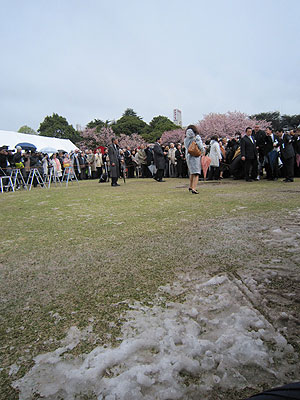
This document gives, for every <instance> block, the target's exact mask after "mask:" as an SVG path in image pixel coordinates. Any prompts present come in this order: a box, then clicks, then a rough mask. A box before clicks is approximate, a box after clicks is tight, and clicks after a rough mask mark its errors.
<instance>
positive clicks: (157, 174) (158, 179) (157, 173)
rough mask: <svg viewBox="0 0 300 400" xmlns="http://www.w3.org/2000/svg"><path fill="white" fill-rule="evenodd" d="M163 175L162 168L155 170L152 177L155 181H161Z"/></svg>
mask: <svg viewBox="0 0 300 400" xmlns="http://www.w3.org/2000/svg"><path fill="white" fill-rule="evenodd" d="M163 176H164V170H163V169H158V170H157V171H156V174H155V176H154V179H156V180H157V181H161V180H162V178H163Z"/></svg>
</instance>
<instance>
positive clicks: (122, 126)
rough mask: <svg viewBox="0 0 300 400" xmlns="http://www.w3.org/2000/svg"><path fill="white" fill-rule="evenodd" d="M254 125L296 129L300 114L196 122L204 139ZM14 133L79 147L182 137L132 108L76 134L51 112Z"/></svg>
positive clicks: (232, 115) (234, 115) (211, 117)
mask: <svg viewBox="0 0 300 400" xmlns="http://www.w3.org/2000/svg"><path fill="white" fill-rule="evenodd" d="M257 122H260V123H261V125H262V127H265V126H267V125H268V126H270V125H271V127H272V128H273V129H274V130H275V131H276V130H278V129H296V128H297V127H298V126H299V125H300V114H297V115H286V114H284V115H280V112H279V111H274V112H264V113H259V114H253V115H250V116H248V115H246V114H243V113H239V112H228V113H226V114H217V113H211V114H208V115H206V116H204V118H203V119H202V120H201V121H199V127H200V130H201V131H202V133H203V135H204V136H209V135H210V134H217V135H219V136H220V137H222V136H226V134H233V133H235V131H236V130H243V128H244V125H245V124H246V125H247V126H248V125H249V124H250V126H252V124H254V123H257ZM214 131H215V132H214ZM229 131H230V132H229ZM18 132H22V133H29V134H39V135H41V136H50V137H56V138H62V139H70V140H71V141H72V142H73V143H78V144H80V145H84V144H85V145H88V144H89V145H91V144H94V145H95V146H96V145H99V143H101V140H102V139H101V137H102V136H105V135H106V136H107V135H109V136H112V135H115V136H118V137H120V136H122V137H123V139H124V138H125V137H128V138H132V139H133V138H134V140H135V141H136V140H137V139H139V140H143V141H144V142H146V143H152V142H154V141H155V139H156V138H157V137H161V136H162V135H165V136H166V132H174V135H175V136H174V135H173V136H174V138H176V137H177V136H178V137H181V136H182V134H183V131H182V128H181V127H180V126H177V125H175V124H174V122H172V121H171V120H170V119H169V118H167V117H165V116H162V115H159V116H156V117H154V118H153V119H152V120H151V121H150V123H149V124H147V123H146V122H145V121H143V119H142V118H141V117H140V116H139V115H137V113H136V112H135V111H134V110H133V109H132V108H127V109H126V110H125V111H124V113H123V115H122V117H121V118H119V119H118V120H117V121H115V120H113V121H110V120H105V121H104V120H101V119H94V120H92V121H90V122H89V123H88V124H87V126H86V128H85V129H84V130H83V131H77V130H76V129H75V128H74V127H73V126H72V125H71V124H69V123H68V121H67V120H66V118H65V117H62V116H60V115H58V114H56V113H53V115H51V116H46V117H45V119H44V121H43V122H41V124H40V127H39V129H38V130H37V132H35V131H34V130H33V129H32V128H30V127H28V126H27V125H24V126H22V127H21V128H20V129H19V131H18ZM241 133H242V132H241ZM137 135H138V136H137ZM176 135H177V136H176ZM171 136H172V134H171ZM171 136H170V137H171ZM102 141H103V140H102Z"/></svg>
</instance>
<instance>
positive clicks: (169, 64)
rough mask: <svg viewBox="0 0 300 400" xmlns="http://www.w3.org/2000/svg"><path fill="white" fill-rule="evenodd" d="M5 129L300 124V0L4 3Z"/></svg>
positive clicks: (0, 106)
mask: <svg viewBox="0 0 300 400" xmlns="http://www.w3.org/2000/svg"><path fill="white" fill-rule="evenodd" d="M0 5H1V15H2V18H1V26H0V34H1V35H0V45H1V63H0V74H1V75H0V76H1V81H0V129H6V130H18V128H19V127H20V126H21V125H25V124H26V125H29V126H31V127H32V128H34V129H37V128H38V127H39V124H40V123H41V122H42V121H43V119H44V118H45V116H46V115H52V113H53V112H56V113H58V114H60V115H63V116H64V117H66V118H67V120H68V121H69V122H70V123H71V124H73V125H74V126H75V125H76V124H81V125H85V124H86V123H88V122H89V121H91V120H92V119H94V118H99V119H103V120H106V119H114V118H115V119H118V118H120V116H121V115H122V113H123V111H124V110H125V109H126V108H127V107H131V108H133V109H134V110H135V111H136V112H137V113H138V114H139V115H140V116H142V117H143V119H144V120H145V121H146V122H149V121H150V120H151V119H152V117H154V116H157V115H166V116H168V117H169V118H172V111H173V108H179V109H181V110H182V113H183V123H184V124H188V123H192V122H197V121H198V120H199V119H201V118H202V117H203V115H204V114H207V113H209V112H226V111H234V110H238V111H242V112H246V113H248V114H253V113H257V112H262V111H274V110H279V111H280V112H281V113H286V114H300V87H299V82H300V79H299V78H300V68H299V33H300V23H299V15H300V1H299V0H249V1H248V0H224V1H223V0H210V1H209V0H207V1H205V0H185V1H178V0H172V1H171V0H170V1H164V0H160V1H159V0H149V1H147V0H145V1H142V0H140V1H137V0H126V1H125V0H124V1H121V0H110V1H107V0H106V1H102V0H59V1H58V0H26V1H25V0H19V1H18V0H7V1H5V0H0Z"/></svg>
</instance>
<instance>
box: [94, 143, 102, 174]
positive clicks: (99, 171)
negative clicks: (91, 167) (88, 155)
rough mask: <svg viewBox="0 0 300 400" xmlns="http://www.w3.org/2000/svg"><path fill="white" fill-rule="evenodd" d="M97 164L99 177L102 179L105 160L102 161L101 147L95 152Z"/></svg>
mask: <svg viewBox="0 0 300 400" xmlns="http://www.w3.org/2000/svg"><path fill="white" fill-rule="evenodd" d="M95 164H96V170H97V179H100V178H101V175H102V167H103V161H102V153H101V151H100V150H99V149H98V150H97V151H96V154H95Z"/></svg>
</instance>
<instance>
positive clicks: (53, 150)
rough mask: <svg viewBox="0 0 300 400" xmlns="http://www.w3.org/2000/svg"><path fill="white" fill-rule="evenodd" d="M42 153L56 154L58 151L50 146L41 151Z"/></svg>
mask: <svg viewBox="0 0 300 400" xmlns="http://www.w3.org/2000/svg"><path fill="white" fill-rule="evenodd" d="M40 152H41V153H56V152H57V150H56V149H55V148H54V147H50V146H48V147H43V148H42V149H41V150H40Z"/></svg>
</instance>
